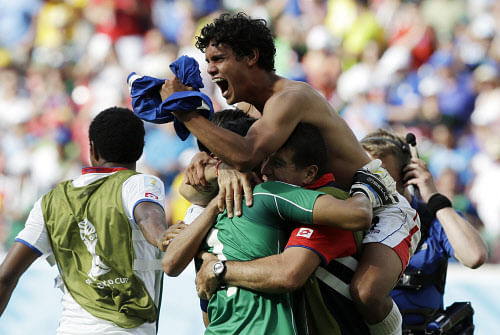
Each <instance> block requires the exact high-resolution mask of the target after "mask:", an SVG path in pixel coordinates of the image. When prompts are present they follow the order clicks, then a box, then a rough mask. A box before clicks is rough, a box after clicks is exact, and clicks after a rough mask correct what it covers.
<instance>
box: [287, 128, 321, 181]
mask: <svg viewBox="0 0 500 335" xmlns="http://www.w3.org/2000/svg"><path fill="white" fill-rule="evenodd" d="M283 149H285V150H292V151H293V156H292V162H293V164H295V167H296V168H297V169H303V168H306V167H308V166H310V165H317V166H318V174H317V176H316V177H317V178H319V177H321V176H322V175H323V174H325V173H326V172H327V171H328V165H327V164H328V147H327V145H326V142H325V139H324V138H323V135H321V132H320V131H319V129H318V128H317V127H315V126H313V125H312V124H310V123H304V122H301V123H299V124H298V125H297V127H295V130H294V131H293V132H292V134H291V135H290V137H289V138H288V139H287V141H286V142H285V144H283V146H282V147H281V149H280V150H283Z"/></svg>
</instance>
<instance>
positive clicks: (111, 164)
mask: <svg viewBox="0 0 500 335" xmlns="http://www.w3.org/2000/svg"><path fill="white" fill-rule="evenodd" d="M93 166H100V167H108V168H119V167H122V168H126V169H128V170H134V171H135V168H136V164H135V162H134V163H115V162H100V163H99V162H98V163H97V164H95V165H93Z"/></svg>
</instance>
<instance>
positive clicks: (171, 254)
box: [162, 201, 219, 277]
mask: <svg viewBox="0 0 500 335" xmlns="http://www.w3.org/2000/svg"><path fill="white" fill-rule="evenodd" d="M218 213H219V211H218V208H217V202H216V201H211V202H210V204H209V205H208V206H207V208H205V210H204V211H203V212H202V213H201V215H200V216H199V217H198V218H196V220H194V221H193V223H191V224H190V225H189V226H188V227H186V228H185V229H184V230H183V231H182V232H181V233H180V234H179V235H177V236H176V237H175V238H174V240H173V241H172V242H171V243H170V244H169V246H168V248H167V251H166V252H165V255H164V256H163V260H162V266H163V270H164V271H165V273H166V274H167V275H169V276H171V277H175V276H178V275H179V274H180V273H181V272H182V271H183V270H184V269H185V268H186V266H187V265H188V264H189V262H191V260H192V259H193V258H194V256H196V254H197V253H198V250H199V248H200V245H201V243H202V242H203V240H204V238H205V236H206V235H207V233H208V232H209V230H210V229H211V228H212V225H213V223H214V222H215V219H216V217H217V214H218Z"/></svg>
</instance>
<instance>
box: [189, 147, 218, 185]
mask: <svg viewBox="0 0 500 335" xmlns="http://www.w3.org/2000/svg"><path fill="white" fill-rule="evenodd" d="M210 164H213V165H214V166H215V164H217V160H216V159H215V158H212V157H210V155H209V154H207V153H206V152H204V151H201V152H199V153H197V154H196V155H194V156H193V158H192V159H191V162H190V163H189V166H188V167H187V168H186V170H185V171H184V174H185V178H186V184H188V185H191V186H193V187H195V188H201V189H205V188H206V187H207V186H208V181H207V178H206V176H205V167H206V166H207V165H210Z"/></svg>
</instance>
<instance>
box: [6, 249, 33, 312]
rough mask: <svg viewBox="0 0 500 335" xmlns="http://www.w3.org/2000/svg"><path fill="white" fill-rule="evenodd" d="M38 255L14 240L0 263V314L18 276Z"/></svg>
mask: <svg viewBox="0 0 500 335" xmlns="http://www.w3.org/2000/svg"><path fill="white" fill-rule="evenodd" d="M39 256H40V255H39V254H38V253H37V252H36V251H34V250H33V249H31V248H30V247H28V246H26V245H24V244H23V243H21V242H14V244H13V245H12V247H11V248H10V250H9V253H8V254H7V256H6V257H5V259H4V261H3V262H2V264H1V265H0V315H2V314H3V311H4V310H5V307H6V306H7V304H8V302H9V300H10V296H11V295H12V292H13V291H14V288H15V287H16V285H17V282H18V280H19V277H21V275H22V274H23V273H24V272H25V271H26V269H28V267H29V266H30V265H31V264H32V263H33V262H34V261H35V259H37V258H38V257H39Z"/></svg>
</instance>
